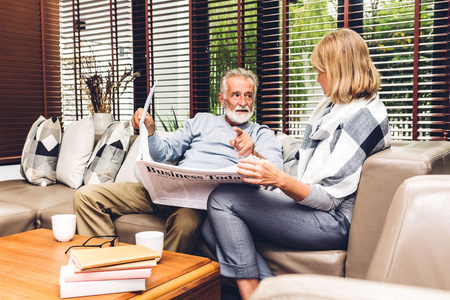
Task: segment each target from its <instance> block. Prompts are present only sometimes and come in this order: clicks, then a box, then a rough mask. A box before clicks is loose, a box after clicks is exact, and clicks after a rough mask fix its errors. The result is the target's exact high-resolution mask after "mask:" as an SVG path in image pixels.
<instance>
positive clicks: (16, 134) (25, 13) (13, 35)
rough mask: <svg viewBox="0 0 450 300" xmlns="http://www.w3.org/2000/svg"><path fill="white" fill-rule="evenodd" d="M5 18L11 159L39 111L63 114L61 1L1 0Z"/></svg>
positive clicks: (5, 134) (0, 128) (2, 60)
mask: <svg viewBox="0 0 450 300" xmlns="http://www.w3.org/2000/svg"><path fill="white" fill-rule="evenodd" d="M0 20H1V24H2V26H0V76H1V78H2V80H1V81H0V137H1V140H2V142H1V143H0V164H9V163H19V162H20V156H21V154H22V148H23V145H24V142H25V138H26V136H27V133H28V131H29V129H30V128H31V125H32V124H33V122H34V121H36V120H37V118H38V117H39V116H40V115H43V116H44V117H52V116H58V117H61V102H60V97H61V91H60V71H59V68H60V63H59V5H58V1H57V0H24V1H12V0H5V1H1V2H0Z"/></svg>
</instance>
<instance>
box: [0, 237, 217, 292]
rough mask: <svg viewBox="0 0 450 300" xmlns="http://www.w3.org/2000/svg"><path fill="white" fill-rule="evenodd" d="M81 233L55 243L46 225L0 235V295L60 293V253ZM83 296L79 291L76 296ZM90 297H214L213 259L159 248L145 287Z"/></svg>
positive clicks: (76, 241)
mask: <svg viewBox="0 0 450 300" xmlns="http://www.w3.org/2000/svg"><path fill="white" fill-rule="evenodd" d="M86 239H87V237H83V236H78V235H76V236H75V237H74V238H73V240H72V241H70V242H67V243H60V242H57V241H56V240H55V238H54V237H53V233H52V231H51V230H48V229H37V230H32V231H27V232H23V233H19V234H13V235H10V236H5V237H1V238H0V273H1V275H0V298H1V299H60V294H59V273H60V269H61V266H62V265H67V262H68V260H69V255H68V254H64V252H65V251H66V249H67V248H68V247H69V246H71V245H80V244H82V243H83V242H84V241H85V240H86ZM81 298H84V297H80V298H78V299H81ZM91 298H95V299H129V298H134V299H220V275H219V265H218V263H216V262H214V261H211V260H210V259H208V258H204V257H199V256H193V255H187V254H181V253H176V252H170V251H164V253H163V257H162V259H161V260H160V261H159V262H158V265H157V266H156V267H153V268H152V277H150V278H148V279H147V281H146V291H144V292H142V293H139V292H130V293H116V294H105V295H99V296H91Z"/></svg>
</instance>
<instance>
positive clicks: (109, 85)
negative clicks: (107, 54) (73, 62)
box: [80, 65, 140, 113]
mask: <svg viewBox="0 0 450 300" xmlns="http://www.w3.org/2000/svg"><path fill="white" fill-rule="evenodd" d="M113 72H114V70H113V68H112V66H111V65H110V67H109V70H108V72H107V75H106V78H103V76H102V75H101V74H99V73H98V72H97V70H94V71H93V73H92V74H82V75H81V76H80V82H81V89H82V90H83V91H84V93H83V99H85V100H87V101H88V108H89V109H90V111H91V112H92V113H110V112H111V105H112V104H113V103H114V101H115V100H116V96H117V91H119V96H120V95H122V94H123V93H124V92H125V91H126V89H127V87H128V84H129V83H130V82H132V81H133V80H135V79H136V78H137V77H139V76H140V73H139V72H135V73H133V72H132V71H131V70H126V69H125V71H124V72H123V74H122V76H120V78H119V79H118V80H117V81H116V80H115V79H116V78H115V76H114V73H113ZM121 86H123V87H122V89H121Z"/></svg>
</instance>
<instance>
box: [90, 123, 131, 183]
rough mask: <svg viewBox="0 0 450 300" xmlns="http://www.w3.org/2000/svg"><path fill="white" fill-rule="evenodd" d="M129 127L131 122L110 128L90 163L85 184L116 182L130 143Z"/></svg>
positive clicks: (101, 139) (116, 124)
mask: <svg viewBox="0 0 450 300" xmlns="http://www.w3.org/2000/svg"><path fill="white" fill-rule="evenodd" d="M129 127H130V123H129V122H113V123H111V124H110V125H109V126H108V128H107V129H106V130H105V132H104V133H103V135H102V137H101V138H100V140H99V141H98V143H97V145H96V146H95V148H94V151H93V152H92V155H91V158H90V159H89V161H88V164H87V167H86V170H85V173H84V184H97V183H105V182H114V179H115V178H116V175H117V172H118V171H119V169H120V166H121V165H122V162H123V160H124V158H125V154H126V150H127V149H128V144H129V142H130V134H131V131H130V128H129Z"/></svg>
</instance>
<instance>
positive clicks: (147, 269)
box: [59, 245, 159, 298]
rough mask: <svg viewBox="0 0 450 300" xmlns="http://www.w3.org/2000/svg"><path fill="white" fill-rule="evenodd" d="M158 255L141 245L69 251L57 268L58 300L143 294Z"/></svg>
mask: <svg viewBox="0 0 450 300" xmlns="http://www.w3.org/2000/svg"><path fill="white" fill-rule="evenodd" d="M157 257H159V253H157V252H156V251H154V250H152V249H149V248H147V247H145V246H142V245H131V246H120V247H108V248H93V249H72V250H71V253H70V259H69V262H68V264H67V266H62V267H61V274H60V278H59V284H60V293H61V298H70V297H81V296H91V295H100V294H111V293H123V292H133V291H142V290H145V279H146V278H149V277H150V276H151V272H152V269H151V268H152V267H154V266H156V260H155V258H157Z"/></svg>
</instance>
